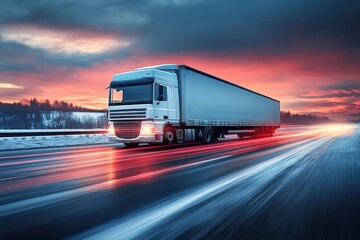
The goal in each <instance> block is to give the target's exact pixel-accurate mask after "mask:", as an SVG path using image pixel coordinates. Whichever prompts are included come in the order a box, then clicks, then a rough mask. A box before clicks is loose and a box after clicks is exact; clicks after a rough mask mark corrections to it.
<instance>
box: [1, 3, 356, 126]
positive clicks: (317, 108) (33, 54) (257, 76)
mask: <svg viewBox="0 0 360 240" xmlns="http://www.w3.org/2000/svg"><path fill="white" fill-rule="evenodd" d="M359 12H360V2H359V1H341V0H338V1H334V0H326V1H323V0H318V1H313V0H292V1H282V0H251V1H248V0H246V1H245V0H226V1H225V0H223V1H215V0H210V1H202V0H169V1H166V0H147V1H140V0H139V1H138V0H133V1H130V0H129V1H119V0H117V1H115V0H112V1H110V0H109V1H106V0H100V1H73V0H62V1H47V0H42V1H8V0H2V1H1V7H0V101H2V102H13V101H19V100H21V99H22V98H33V97H36V98H38V99H46V98H49V99H50V100H55V99H59V100H65V101H68V102H73V103H74V104H77V105H81V106H84V107H90V108H102V109H103V108H106V105H107V94H108V93H107V90H106V89H105V88H106V87H107V86H108V84H109V81H110V80H111V78H112V75H113V74H115V73H119V72H123V71H129V70H131V69H134V68H138V67H143V66H148V65H157V64H163V63H177V64H185V65H189V66H191V67H194V68H197V69H199V70H202V71H205V72H208V73H210V74H213V75H216V76H218V77H221V78H224V79H226V80H228V81H231V82H234V83H236V84H239V85H241V86H244V87H246V88H250V89H252V90H254V91H258V92H260V93H263V94H265V95H268V96H271V97H273V98H276V99H279V100H280V101H281V108H282V110H290V111H292V112H294V113H313V114H318V115H325V116H328V117H330V118H333V119H336V120H347V119H349V118H350V119H360V14H359Z"/></svg>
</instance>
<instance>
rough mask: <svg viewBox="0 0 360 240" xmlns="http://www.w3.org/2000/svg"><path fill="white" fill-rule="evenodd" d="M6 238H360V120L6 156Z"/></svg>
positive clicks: (0, 220)
mask: <svg viewBox="0 0 360 240" xmlns="http://www.w3.org/2000/svg"><path fill="white" fill-rule="evenodd" d="M0 189H1V191H0V238H1V239H17V238H23V239H44V238H47V239H59V238H69V239H83V238H89V239H176V238H177V239H360V128H359V125H345V124H337V125H319V126H297V127H294V126H287V127H285V128H283V129H280V130H279V131H278V132H277V134H276V135H275V136H274V137H271V138H253V139H244V140H235V138H234V137H230V140H224V141H220V142H217V143H214V144H209V145H205V144H183V145H172V146H140V147H139V148H135V149H127V148H124V147H123V146H114V145H96V146H81V147H63V148H61V147H60V148H59V147H58V148H39V149H32V150H21V151H2V152H0Z"/></svg>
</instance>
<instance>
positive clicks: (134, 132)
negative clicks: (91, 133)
mask: <svg viewBox="0 0 360 240" xmlns="http://www.w3.org/2000/svg"><path fill="white" fill-rule="evenodd" d="M161 68H162V69H164V68H165V69H166V70H167V71H164V70H159V69H156V66H155V67H147V68H140V69H136V70H134V71H131V72H125V73H120V74H116V75H114V77H113V79H112V81H111V83H110V86H109V89H110V91H109V108H108V119H109V124H110V128H109V140H110V141H115V142H122V143H124V144H125V145H128V146H136V145H138V144H139V143H162V142H163V129H164V126H165V124H167V123H168V124H171V125H172V126H178V125H179V100H178V98H179V94H178V92H179V91H178V80H177V76H176V74H175V73H172V72H171V71H172V70H175V69H176V68H177V66H176V65H171V64H169V65H162V66H161ZM170 137H171V136H170ZM173 137H175V135H173Z"/></svg>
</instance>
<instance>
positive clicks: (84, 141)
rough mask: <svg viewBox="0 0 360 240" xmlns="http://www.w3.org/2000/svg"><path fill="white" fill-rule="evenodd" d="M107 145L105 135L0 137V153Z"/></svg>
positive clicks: (107, 141)
mask: <svg viewBox="0 0 360 240" xmlns="http://www.w3.org/2000/svg"><path fill="white" fill-rule="evenodd" d="M107 143H109V140H108V138H107V135H106V134H81V135H58V136H32V137H0V151H6V150H16V149H28V148H41V147H60V146H75V145H89V144H107Z"/></svg>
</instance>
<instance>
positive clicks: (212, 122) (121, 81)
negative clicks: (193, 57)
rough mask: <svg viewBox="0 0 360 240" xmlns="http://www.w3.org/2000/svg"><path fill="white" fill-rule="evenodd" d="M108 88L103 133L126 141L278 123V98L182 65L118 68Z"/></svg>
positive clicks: (265, 131) (241, 131)
mask: <svg viewBox="0 0 360 240" xmlns="http://www.w3.org/2000/svg"><path fill="white" fill-rule="evenodd" d="M108 88H109V104H108V105H109V106H108V111H107V117H108V121H109V130H108V138H109V140H110V141H111V142H120V143H123V144H125V145H126V146H128V147H136V146H138V145H139V144H140V143H148V144H161V143H163V144H174V143H183V142H192V141H203V142H205V143H211V142H213V141H214V140H217V139H219V138H224V137H225V135H227V134H237V136H238V137H239V138H244V137H248V136H272V135H273V134H274V133H275V130H276V129H277V128H279V127H280V102H279V101H278V100H276V99H273V98H271V97H268V96H265V95H263V94H260V93H257V92H254V91H252V90H249V89H246V88H244V87H241V86H238V85H236V84H234V83H231V82H228V81H226V80H223V79H221V78H218V77H215V76H213V75H210V74H208V73H205V72H202V71H199V70H197V69H194V68H192V67H189V66H186V65H176V64H163V65H158V66H150V67H144V68H138V69H135V70H132V71H129V72H124V73H118V74H115V75H114V76H113V78H112V81H111V82H110V85H109V87H108Z"/></svg>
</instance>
